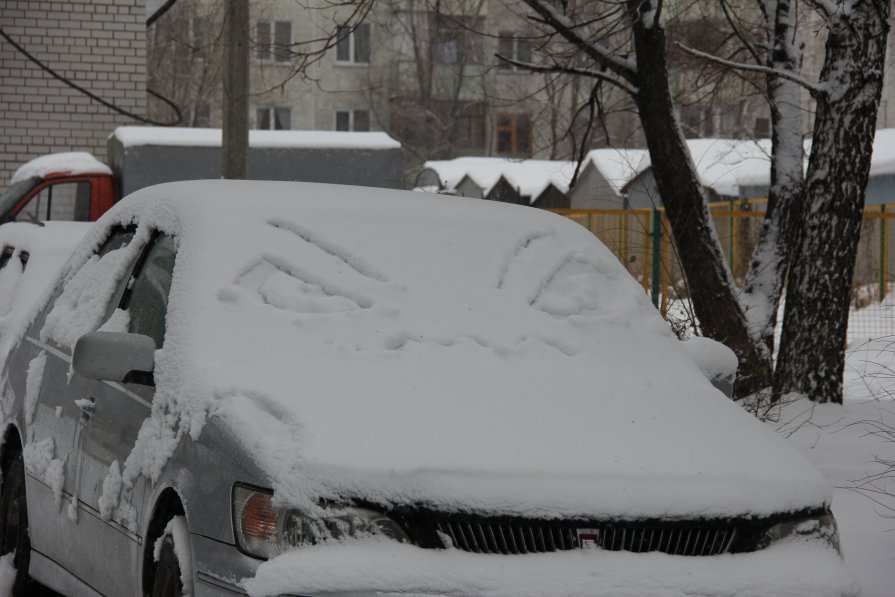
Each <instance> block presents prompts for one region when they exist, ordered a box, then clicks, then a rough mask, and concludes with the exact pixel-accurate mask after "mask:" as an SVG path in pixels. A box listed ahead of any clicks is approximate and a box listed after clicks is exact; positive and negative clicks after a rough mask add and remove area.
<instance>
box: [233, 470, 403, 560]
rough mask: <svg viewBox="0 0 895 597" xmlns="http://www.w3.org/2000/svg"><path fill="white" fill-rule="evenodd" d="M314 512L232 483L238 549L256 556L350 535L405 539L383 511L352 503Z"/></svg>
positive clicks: (275, 553) (266, 492) (259, 490)
mask: <svg viewBox="0 0 895 597" xmlns="http://www.w3.org/2000/svg"><path fill="white" fill-rule="evenodd" d="M316 514H317V515H314V516H312V515H309V514H307V513H304V512H301V511H299V510H295V509H291V508H277V507H275V506H274V505H273V493H272V492H269V491H264V490H261V489H255V488H252V487H246V486H244V485H234V486H233V528H234V529H235V530H236V541H237V543H238V544H239V547H240V549H242V550H243V551H244V552H246V553H248V554H249V555H252V556H255V557H258V558H271V557H273V556H275V555H277V554H279V553H282V552H284V551H287V550H289V549H293V548H295V547H301V546H306V545H316V544H318V543H326V542H328V541H342V540H345V539H351V538H363V537H388V538H391V539H394V540H396V541H401V542H404V541H408V540H409V539H408V537H407V534H406V533H405V532H404V530H403V529H402V528H401V527H400V526H399V525H398V524H397V523H396V522H395V521H393V520H392V519H390V518H389V517H387V516H386V515H384V514H382V513H380V512H376V511H375V510H369V509H367V508H355V507H351V506H334V507H322V508H320V510H319V512H318V513H316Z"/></svg>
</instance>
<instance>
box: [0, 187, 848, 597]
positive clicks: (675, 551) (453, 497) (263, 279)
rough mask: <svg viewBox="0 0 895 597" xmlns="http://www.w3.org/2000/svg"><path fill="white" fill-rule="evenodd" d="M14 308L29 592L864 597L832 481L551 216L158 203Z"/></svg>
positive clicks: (96, 234)
mask: <svg viewBox="0 0 895 597" xmlns="http://www.w3.org/2000/svg"><path fill="white" fill-rule="evenodd" d="M36 311H37V312H36V313H35V316H34V317H33V323H32V325H31V327H30V328H29V330H28V331H27V333H25V334H24V338H23V339H22V341H21V342H20V343H19V344H18V347H17V349H16V350H15V352H14V353H13V355H12V356H11V358H10V359H9V361H8V362H7V365H6V369H5V371H4V380H5V382H4V387H3V403H2V407H3V413H4V416H5V425H6V428H5V436H4V437H5V441H4V443H3V453H2V456H3V458H2V462H3V466H4V470H3V479H4V480H5V483H4V486H3V493H2V497H3V499H2V501H0V506H2V507H0V520H2V521H3V525H2V529H0V537H5V538H6V539H5V540H4V541H2V545H3V546H5V549H6V550H7V551H11V550H12V548H16V550H17V551H16V554H17V555H16V561H17V563H18V564H19V573H20V578H19V579H18V581H17V582H18V585H17V586H19V587H27V586H28V585H27V583H28V579H27V577H26V573H27V574H30V576H31V577H33V578H34V579H36V580H38V581H40V582H41V583H44V584H46V585H49V586H50V587H52V588H54V589H56V590H59V591H61V592H64V593H66V594H68V595H96V594H105V595H139V594H146V595H173V594H180V593H181V592H189V591H192V594H194V595H234V594H243V593H248V594H250V595H280V594H288V595H324V594H342V595H348V594H350V595H360V594H363V595H367V594H398V595H411V594H412V595H488V596H497V595H507V596H514V597H520V596H525V595H532V596H535V595H536V596H539V597H540V596H544V595H552V596H556V595H570V596H571V595H574V596H580V595H638V596H643V595H682V594H683V595H721V594H724V595H811V596H818V595H855V594H857V592H858V591H859V588H858V586H857V584H856V581H855V579H854V577H853V576H852V575H851V574H850V573H849V572H848V571H847V569H846V568H845V566H844V564H843V561H842V559H841V556H840V554H839V552H838V535H837V531H836V526H835V521H834V520H833V517H832V515H831V514H830V499H831V490H830V488H829V486H828V484H827V482H826V481H825V479H824V478H823V476H822V475H821V474H820V473H819V472H818V471H817V470H815V469H814V468H812V467H811V466H810V465H809V464H808V463H807V462H806V461H805V460H804V458H803V457H802V456H800V455H799V454H798V453H797V452H796V451H795V450H794V449H792V448H790V447H789V446H788V445H787V444H786V442H785V441H784V440H782V439H781V438H779V437H777V436H776V435H775V434H774V433H773V432H771V431H769V430H767V429H765V428H764V427H763V426H762V425H760V424H759V423H758V422H757V421H755V420H754V419H753V418H752V417H751V416H750V415H748V414H747V413H745V412H743V411H742V410H741V409H740V408H739V407H738V406H737V405H736V404H734V403H733V402H732V401H730V400H729V399H728V398H727V397H725V396H724V394H723V393H722V392H720V391H718V390H717V389H716V388H715V387H713V385H712V384H711V383H710V382H709V380H708V379H707V378H706V375H705V374H704V373H703V371H701V370H700V368H699V367H698V366H697V364H696V363H695V361H694V360H693V359H692V358H691V357H690V356H689V355H688V353H687V352H686V351H684V350H682V347H681V346H680V343H679V342H678V340H677V339H676V338H675V337H674V336H673V334H672V333H671V332H670V330H669V327H668V326H667V325H666V324H665V322H663V321H662V319H661V318H660V317H659V315H658V313H657V312H656V310H655V308H654V307H653V306H652V305H651V304H650V303H649V301H648V300H647V298H646V296H644V294H643V291H642V289H641V288H640V287H639V285H638V284H637V283H636V282H635V281H634V280H633V279H632V278H631V277H630V276H629V275H628V273H627V272H626V271H625V270H624V269H623V268H622V266H621V265H620V264H619V263H618V261H617V260H616V258H615V257H614V256H613V255H612V254H611V253H610V252H609V251H608V250H607V249H606V248H605V247H604V246H603V245H602V244H601V243H600V242H599V241H598V240H597V239H596V238H594V236H593V235H592V234H590V233H589V232H588V231H587V230H585V229H584V228H582V227H581V226H579V225H577V224H575V223H573V222H571V221H569V220H566V219H564V218H562V217H560V216H556V215H553V214H550V213H546V212H543V211H540V210H535V209H531V208H528V207H519V206H508V205H504V204H498V203H494V202H488V201H481V200H474V199H465V198H454V197H437V196H427V195H423V194H413V193H405V192H399V191H391V190H379V189H369V188H360V187H340V186H329V185H314V184H301V183H274V182H233V181H197V182H185V183H175V184H167V185H160V186H156V187H151V188H147V189H144V190H141V191H139V192H137V193H135V194H134V195H132V196H131V197H130V198H128V199H126V200H125V201H123V202H122V203H121V204H119V205H117V206H116V207H115V208H114V209H113V210H112V211H111V212H109V213H108V214H107V215H106V216H104V217H103V218H102V219H101V220H100V221H99V222H97V223H96V224H95V225H94V227H93V228H92V229H91V231H90V232H89V233H88V234H87V236H86V237H85V238H84V240H83V242H82V243H81V244H80V245H79V247H78V248H77V250H76V251H75V253H74V256H73V257H72V259H71V261H70V262H69V263H68V265H67V266H66V267H65V269H64V271H63V274H62V276H61V280H60V282H59V284H58V285H57V286H56V290H55V292H53V293H52V294H48V295H47V297H46V299H45V301H44V302H43V303H42V304H39V305H37V306H36ZM23 504H24V505H26V506H27V507H21V506H22V505H23Z"/></svg>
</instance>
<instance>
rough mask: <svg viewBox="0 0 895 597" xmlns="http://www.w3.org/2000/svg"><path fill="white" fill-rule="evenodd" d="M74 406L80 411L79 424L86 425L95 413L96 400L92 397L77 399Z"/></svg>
mask: <svg viewBox="0 0 895 597" xmlns="http://www.w3.org/2000/svg"><path fill="white" fill-rule="evenodd" d="M75 404H77V405H78V409H80V411H81V423H87V422H88V421H89V420H90V417H92V416H93V415H94V413H95V412H96V398H94V397H93V396H91V397H89V398H79V399H77V400H75Z"/></svg>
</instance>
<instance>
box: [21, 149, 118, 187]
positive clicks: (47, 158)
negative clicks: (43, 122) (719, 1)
mask: <svg viewBox="0 0 895 597" xmlns="http://www.w3.org/2000/svg"><path fill="white" fill-rule="evenodd" d="M111 173H112V170H111V169H110V168H109V167H108V166H106V165H105V164H103V163H102V162H100V161H99V160H97V159H96V158H95V157H93V156H92V155H90V154H89V153H87V152H86V151H68V152H62V153H50V154H47V155H42V156H40V157H39V158H34V159H33V160H31V161H29V162H26V163H24V164H22V165H21V166H20V167H19V169H18V170H16V171H15V173H14V174H13V175H12V180H11V181H10V184H15V183H17V182H19V181H22V180H25V179H27V178H34V177H38V178H43V177H45V176H47V175H49V174H67V175H71V176H74V175H78V174H111Z"/></svg>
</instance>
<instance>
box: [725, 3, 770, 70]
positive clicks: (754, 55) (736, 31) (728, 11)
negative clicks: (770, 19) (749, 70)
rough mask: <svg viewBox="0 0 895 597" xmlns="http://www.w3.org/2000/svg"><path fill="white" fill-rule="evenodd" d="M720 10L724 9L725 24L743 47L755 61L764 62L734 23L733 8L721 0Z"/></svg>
mask: <svg viewBox="0 0 895 597" xmlns="http://www.w3.org/2000/svg"><path fill="white" fill-rule="evenodd" d="M721 10H722V11H724V17H725V18H726V19H727V24H728V25H730V28H731V29H733V33H734V35H736V36H737V38H738V39H739V40H740V43H742V44H743V47H745V48H746V50H748V51H749V53H750V54H752V58H753V59H754V60H755V62H758V63H761V62H764V60H762V58H761V55H760V54H759V53H758V50H757V49H756V48H755V46H754V45H753V44H752V42H751V41H750V40H749V39H748V38H746V36H745V35H744V34H743V32H742V31H741V30H740V28H739V26H738V25H737V24H736V22H735V20H734V18H733V17H734V15H733V14H732V13H733V9H731V8H730V7H729V6H728V5H727V0H721ZM762 12H764V11H762ZM766 18H767V17H766Z"/></svg>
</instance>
